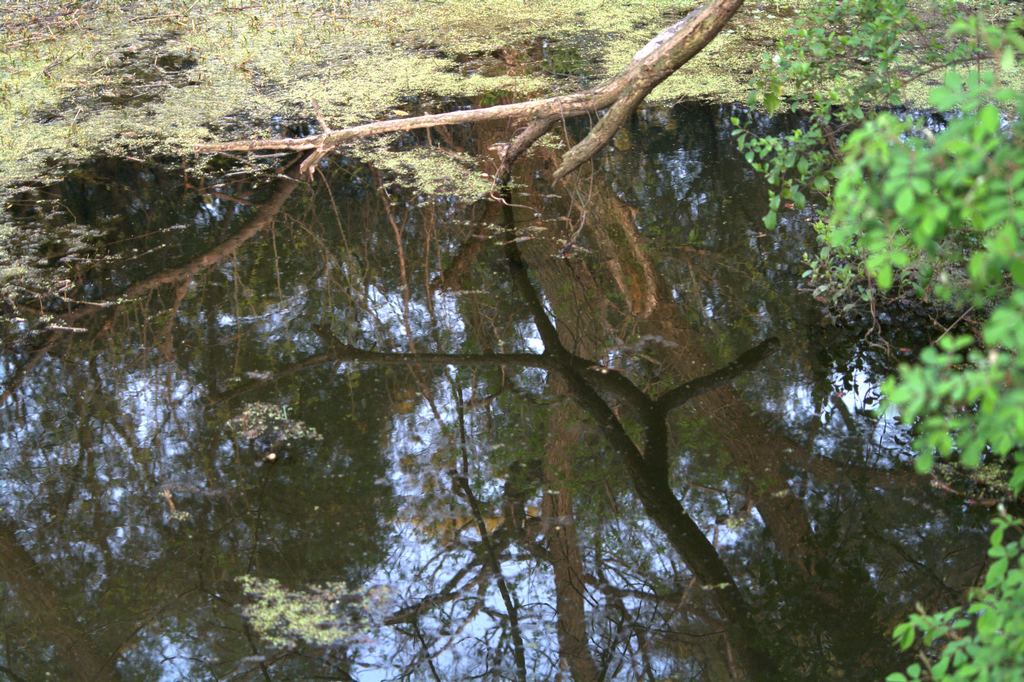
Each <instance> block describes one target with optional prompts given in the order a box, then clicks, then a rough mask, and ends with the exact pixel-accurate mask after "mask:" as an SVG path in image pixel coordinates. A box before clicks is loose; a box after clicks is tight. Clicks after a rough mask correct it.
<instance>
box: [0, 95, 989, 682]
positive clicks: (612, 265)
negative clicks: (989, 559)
mask: <svg viewBox="0 0 1024 682" xmlns="http://www.w3.org/2000/svg"><path fill="white" fill-rule="evenodd" d="M731 113H732V112H731V111H730V110H728V109H721V108H718V107H712V106H703V105H686V106H679V107H676V108H674V109H671V110H651V111H648V112H645V113H644V114H643V115H642V116H641V117H640V119H639V120H638V121H637V122H636V123H635V124H634V126H633V127H632V128H631V130H630V131H629V134H628V135H622V136H620V138H619V139H618V140H617V145H616V146H617V150H616V151H614V152H612V153H610V154H609V155H607V156H606V158H605V160H604V161H603V165H602V167H601V168H600V169H598V170H597V171H596V172H594V173H593V174H592V175H585V176H583V177H581V178H580V179H579V180H578V182H576V183H575V184H574V185H573V186H572V187H571V188H570V189H568V190H567V189H566V188H561V189H559V190H558V191H556V190H554V189H552V188H551V187H549V186H547V185H546V184H545V182H544V180H543V177H545V175H544V172H545V169H549V168H550V167H551V164H552V163H554V160H555V158H554V155H555V154H556V152H553V151H541V152H538V153H537V154H536V155H534V156H533V157H531V158H530V159H529V160H527V161H526V162H525V163H524V164H523V166H522V167H521V169H520V178H519V179H520V183H521V184H520V186H519V187H518V188H517V190H516V192H515V195H514V196H513V197H511V199H510V200H509V202H508V204H509V205H508V206H504V205H502V202H500V201H496V200H491V201H483V202H479V203H477V204H475V205H472V206H465V205H459V204H457V203H454V202H451V201H447V200H441V199H428V198H424V197H419V196H416V195H415V194H413V193H411V192H409V191H407V190H403V189H401V188H399V187H396V186H390V187H387V188H385V189H383V190H382V188H381V183H387V182H388V178H386V177H384V178H382V177H380V176H379V175H376V174H374V173H373V172H372V171H370V170H368V169H366V168H363V167H361V166H358V165H355V164H352V163H348V162H345V161H343V160H342V161H336V162H335V163H334V164H333V165H332V166H330V167H329V168H325V169H324V176H323V177H320V178H318V179H317V181H316V182H315V183H313V184H311V185H310V184H304V183H296V182H294V181H291V180H288V179H277V180H273V181H269V182H268V181H260V182H256V181H254V180H251V179H250V178H248V177H246V176H229V175H227V174H226V178H225V180H224V183H223V184H222V185H220V186H219V187H217V188H214V189H211V188H206V189H205V190H203V189H200V190H196V189H189V188H186V186H185V184H184V183H183V180H182V175H181V173H180V171H179V170H177V169H175V168H165V167H160V166H153V167H148V166H144V165H140V164H137V163H133V162H114V161H101V162H97V163H95V164H93V165H90V166H89V167H87V168H83V169H82V170H81V171H79V172H78V173H76V174H75V175H74V176H73V177H72V178H71V179H69V180H68V181H67V182H66V183H64V184H63V185H61V186H59V187H54V188H48V189H45V190H40V191H39V192H38V193H36V194H34V195H31V196H28V197H26V198H25V202H26V205H28V202H30V201H31V202H36V201H40V200H41V201H44V202H45V203H46V205H47V206H51V207H53V213H52V215H54V216H57V217H55V218H52V220H54V221H58V222H59V221H61V220H63V221H65V222H75V223H77V224H80V225H88V226H91V227H93V228H95V229H96V230H97V231H98V232H99V233H101V234H102V235H103V236H102V243H103V244H104V245H105V246H104V247H103V249H102V255H103V258H101V259H100V261H99V262H98V263H94V264H89V265H82V266H81V267H80V268H79V269H78V275H77V279H75V280H74V281H73V282H72V283H71V284H72V285H73V287H72V288H70V289H69V290H68V297H69V299H72V300H71V301H68V302H65V303H63V304H61V305H58V306H53V305H51V309H50V310H49V312H50V313H51V315H50V316H49V317H47V318H42V317H41V316H40V311H39V310H38V309H37V308H33V306H25V307H22V308H20V309H19V310H18V314H19V315H20V316H21V321H20V322H18V323H16V324H11V325H8V326H7V327H6V328H5V331H4V332H3V333H4V346H3V359H2V364H0V372H2V377H0V378H2V380H3V382H4V387H5V392H6V395H5V397H4V401H3V403H2V412H0V450H2V454H0V486H2V487H0V490H2V498H0V499H2V500H3V507H2V516H0V580H2V581H3V587H2V588H0V631H2V633H3V636H2V641H0V665H2V668H0V676H4V675H5V676H7V678H8V679H11V680H40V679H97V680H106V679H124V680H157V679H164V680H178V679H188V680H203V679H216V680H248V679H253V680H269V679H272V680H292V679H337V680H348V679H359V680H383V679H425V680H463V679H529V680H550V679H566V680H568V679H576V680H589V679H649V680H664V679H699V680H729V679H783V680H797V679H806V680H821V679H834V678H840V677H843V678H846V679H857V680H860V679H881V678H882V677H884V675H885V674H886V673H887V672H890V671H892V670H895V669H897V668H899V667H901V666H902V665H903V664H904V663H905V661H903V660H902V659H901V657H900V655H899V654H898V653H897V652H896V651H895V650H894V649H893V648H892V647H891V646H890V645H889V633H890V632H891V629H892V627H893V625H895V624H896V623H898V622H899V621H900V620H901V619H902V618H903V617H905V615H906V614H907V613H908V612H909V611H910V610H912V609H913V608H914V604H915V603H917V602H921V603H923V604H926V605H928V606H939V605H942V604H944V603H947V602H949V601H950V600H953V599H957V598H958V597H959V596H960V595H961V593H962V590H963V589H964V588H965V586H967V585H969V584H971V583H972V582H973V581H974V580H975V579H976V578H977V576H978V573H979V570H980V569H981V567H980V566H979V564H978V561H979V557H981V556H982V555H983V553H982V552H981V551H979V548H980V547H982V546H983V545H984V542H985V537H984V516H983V515H979V514H976V513H973V512H971V511H969V510H967V509H965V508H964V507H963V506H962V505H961V504H960V501H958V500H957V499H954V498H953V497H951V496H949V495H947V494H945V493H943V492H941V491H935V490H932V489H931V487H930V486H929V484H928V481H927V479H924V478H921V477H918V476H916V475H915V474H914V473H913V471H912V469H911V468H910V466H909V462H910V453H909V451H908V449H907V445H906V444H907V440H908V436H907V433H906V432H905V431H904V430H903V429H902V428H901V427H900V426H898V425H897V423H896V422H895V421H894V419H893V416H892V415H888V416H886V417H883V418H876V417H875V416H873V415H874V409H873V408H874V407H875V405H876V403H877V401H878V398H879V391H878V388H877V386H878V383H879V382H880V379H881V377H883V376H884V374H885V373H886V372H887V371H889V370H890V369H891V366H890V365H889V364H888V362H889V361H888V360H887V359H886V356H885V354H884V353H883V352H882V351H881V350H880V349H879V348H877V347H876V346H874V345H872V344H871V343H869V340H864V339H863V338H862V333H861V332H853V331H843V330H841V329H838V328H836V327H834V326H832V325H831V324H830V323H829V322H827V321H826V320H824V319H823V317H822V315H821V313H820V311H819V305H818V304H817V303H816V302H815V301H813V300H812V299H811V297H810V295H809V294H808V293H806V292H803V291H801V290H800V285H801V280H800V272H801V270H802V269H803V268H802V265H801V262H800V256H801V253H802V252H803V251H805V250H807V249H809V248H811V247H812V245H813V233H812V230H811V227H810V223H809V221H808V220H807V217H806V216H803V215H789V216H786V219H785V220H784V226H783V228H782V229H780V230H779V231H778V232H774V233H765V232H763V231H762V230H761V229H760V226H761V223H760V217H761V215H762V214H763V213H764V211H765V203H766V202H765V197H764V193H763V188H762V187H761V186H760V185H759V184H758V182H757V181H756V179H755V178H754V177H753V175H752V174H751V172H750V171H749V170H748V169H747V168H746V167H745V165H744V163H743V161H742V159H741V158H739V156H738V154H737V152H736V150H735V148H734V146H733V144H732V142H731V139H730V137H729V124H728V119H729V116H730V115H731ZM766 125H767V124H766ZM475 135H476V137H475V138H473V139H472V141H470V142H465V143H464V146H465V148H466V150H467V151H470V152H473V153H478V152H479V150H485V149H486V148H487V147H488V146H489V144H490V143H493V142H495V141H498V140H500V139H502V138H503V137H505V136H507V132H506V131H504V130H499V129H494V130H480V131H477V132H476V133H475ZM55 249H56V251H55V253H56V255H55V256H54V255H53V254H51V256H52V257H54V258H58V259H59V258H60V257H61V254H60V249H59V248H56V247H55ZM243 576H250V577H252V578H254V579H256V582H249V583H244V582H242V581H240V580H239V579H240V578H241V577H243ZM268 579H273V580H276V581H278V583H277V584H274V583H267V582H259V581H266V580H268ZM246 585H248V588H246ZM261 596H262V597H264V599H263V601H260V597H261ZM245 609H249V613H250V615H255V616H257V617H255V618H245V617H244V616H243V613H245ZM286 611H287V613H290V614H291V616H290V617H285V615H284V614H285V612H286ZM257 612H259V613H257ZM259 616H262V618H260V617H259ZM296 621H299V622H296Z"/></svg>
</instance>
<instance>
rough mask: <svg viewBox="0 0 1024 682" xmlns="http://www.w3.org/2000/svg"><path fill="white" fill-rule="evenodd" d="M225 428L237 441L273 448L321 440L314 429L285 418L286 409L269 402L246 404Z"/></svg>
mask: <svg viewBox="0 0 1024 682" xmlns="http://www.w3.org/2000/svg"><path fill="white" fill-rule="evenodd" d="M228 426H230V427H231V430H232V431H234V433H235V435H236V436H238V437H239V438H245V439H246V440H250V441H258V442H260V443H264V444H267V445H268V446H273V445H287V444H288V443H291V442H293V441H297V440H321V439H322V436H321V435H320V434H319V433H317V431H316V429H314V428H313V427H311V426H308V425H306V424H304V423H303V422H301V421H299V420H298V419H292V418H290V417H289V416H288V410H286V409H285V408H284V407H283V406H281V405H271V404H270V403H249V404H248V405H246V406H245V409H244V410H242V412H241V414H239V415H237V416H235V417H233V418H232V419H231V420H230V421H229V422H228Z"/></svg>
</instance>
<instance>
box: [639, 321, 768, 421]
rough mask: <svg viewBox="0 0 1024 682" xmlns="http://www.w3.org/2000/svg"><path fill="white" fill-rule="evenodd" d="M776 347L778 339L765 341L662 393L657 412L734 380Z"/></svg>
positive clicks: (666, 409)
mask: <svg viewBox="0 0 1024 682" xmlns="http://www.w3.org/2000/svg"><path fill="white" fill-rule="evenodd" d="M778 347H779V340H778V339H776V338H774V337H771V338H768V339H765V340H764V341H762V342H761V343H759V344H757V345H756V346H754V347H753V348H751V349H750V350H748V351H745V352H744V353H742V354H741V355H740V356H739V357H737V358H736V359H735V360H733V361H732V362H730V363H729V364H728V365H726V366H725V367H722V368H721V369H718V370H715V371H714V372H711V373H710V374H705V375H704V376H702V377H698V378H696V379H692V380H690V381H687V382H686V383H685V384H681V385H679V386H676V387H675V388H673V389H671V390H669V391H666V392H665V393H662V394H661V396H659V397H658V399H657V400H656V401H655V405H656V407H657V409H658V411H659V412H660V413H661V414H662V415H665V414H667V413H668V412H669V411H670V410H672V409H675V408H677V407H680V406H682V405H683V404H684V403H686V402H687V401H689V400H692V399H693V398H696V397H698V396H700V395H701V394H703V393H705V392H706V391H710V390H712V389H714V388H718V387H719V386H721V385H722V384H724V383H726V382H728V381H730V380H732V379H735V378H736V377H737V376H739V375H740V374H742V373H743V372H746V371H748V370H750V369H751V368H753V367H754V366H755V365H757V364H758V363H759V362H761V361H762V360H764V359H765V358H766V357H768V356H769V355H771V354H772V352H774V351H775V349H776V348H778Z"/></svg>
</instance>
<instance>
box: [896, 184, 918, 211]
mask: <svg viewBox="0 0 1024 682" xmlns="http://www.w3.org/2000/svg"><path fill="white" fill-rule="evenodd" d="M894 207H895V208H896V213H897V214H898V215H901V216H905V215H907V214H908V213H910V211H911V210H912V209H913V208H914V190H913V188H911V187H910V186H909V185H907V186H904V187H903V189H901V190H900V191H899V192H898V193H897V194H896V201H895V203H894Z"/></svg>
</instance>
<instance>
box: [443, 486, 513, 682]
mask: <svg viewBox="0 0 1024 682" xmlns="http://www.w3.org/2000/svg"><path fill="white" fill-rule="evenodd" d="M452 479H453V480H454V482H455V483H456V484H457V485H458V486H459V488H460V489H461V490H462V494H463V495H465V497H466V501H467V502H469V508H470V510H471V511H472V512H473V518H474V520H475V521H476V527H477V530H478V531H479V533H480V541H481V542H482V543H483V544H484V549H485V550H486V552H487V558H488V560H489V561H490V564H491V570H493V571H494V577H495V580H497V582H498V591H499V592H501V599H502V601H504V602H505V612H506V613H507V614H508V623H509V629H510V630H511V632H512V647H513V649H514V650H515V659H516V670H517V671H518V673H519V680H520V682H526V650H525V649H524V648H523V634H522V631H521V630H520V628H519V607H518V604H517V603H516V599H515V595H513V594H512V593H511V592H510V591H509V589H508V583H507V582H506V581H505V576H504V575H503V574H502V572H501V562H500V561H499V560H498V553H497V552H496V551H495V549H494V545H493V544H492V543H491V534H490V533H489V532H488V531H487V524H486V523H485V522H484V515H483V511H481V509H480V502H479V500H477V499H476V495H474V494H473V489H472V488H470V487H469V480H468V479H467V478H466V477H465V476H459V475H455V476H452Z"/></svg>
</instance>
